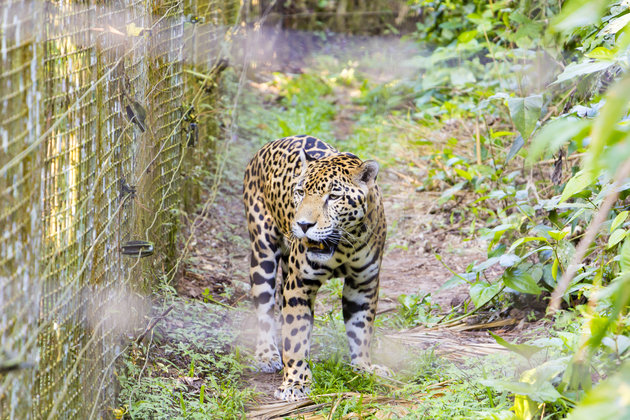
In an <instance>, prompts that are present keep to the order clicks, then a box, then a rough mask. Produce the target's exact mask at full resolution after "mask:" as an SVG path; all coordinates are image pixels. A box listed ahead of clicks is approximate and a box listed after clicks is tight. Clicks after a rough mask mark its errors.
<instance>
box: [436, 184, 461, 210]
mask: <svg viewBox="0 0 630 420" xmlns="http://www.w3.org/2000/svg"><path fill="white" fill-rule="evenodd" d="M464 185H466V181H462V182H458V183H457V184H455V185H453V186H452V187H451V188H449V189H447V190H444V192H443V193H442V195H441V196H440V198H439V200H438V204H440V205H442V204H444V203H446V202H447V201H448V200H450V199H451V198H453V196H454V195H455V193H456V192H457V191H459V190H461V189H462V188H463V187H464Z"/></svg>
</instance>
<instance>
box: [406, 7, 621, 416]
mask: <svg viewBox="0 0 630 420" xmlns="http://www.w3.org/2000/svg"><path fill="white" fill-rule="evenodd" d="M557 6H558V2H551V1H549V2H546V1H540V2H532V1H528V0H522V1H516V2H513V1H512V2H510V1H498V2H490V3H487V2H481V1H473V2H459V1H448V2H433V1H415V2H413V7H416V8H418V10H422V12H423V14H424V16H425V17H426V18H425V19H424V21H423V22H422V23H421V24H420V25H419V30H418V31H417V32H416V34H415V39H416V40H418V41H420V42H425V43H429V44H432V45H434V49H433V51H432V53H431V55H430V56H429V57H428V59H425V60H424V62H425V63H426V68H427V71H426V73H424V74H423V75H422V77H421V78H420V79H419V80H418V81H417V82H416V88H415V91H416V92H417V99H416V112H415V114H414V117H415V118H416V119H417V120H418V122H420V123H422V124H427V122H426V121H427V119H430V120H432V121H433V124H438V125H444V124H447V123H449V122H450V121H457V122H458V124H461V125H462V126H463V127H464V128H465V130H467V134H468V135H469V139H470V140H472V141H473V142H474V143H475V147H474V148H473V151H472V153H469V154H468V155H467V154H466V153H463V154H462V150H465V149H462V147H461V145H460V143H461V141H462V140H461V139H459V138H456V137H453V138H451V139H449V140H448V142H447V143H446V144H445V145H444V147H442V148H441V149H439V148H435V149H434V150H433V151H432V153H431V154H430V155H428V156H427V157H426V158H425V160H426V161H428V162H429V163H430V169H429V173H428V176H427V178H426V179H425V181H424V188H425V189H439V190H441V191H442V195H441V197H440V201H439V203H440V204H441V205H442V206H443V207H447V204H448V203H449V202H455V203H456V205H457V206H456V207H453V210H451V212H454V211H457V212H459V214H460V217H466V215H467V217H468V220H469V221H470V228H469V229H468V234H470V235H471V236H474V237H479V238H482V239H485V240H487V241H488V244H489V245H488V258H487V260H485V261H481V262H477V263H475V264H471V265H470V266H469V267H467V269H466V271H465V272H464V273H455V275H454V276H453V278H452V279H451V280H450V281H449V282H448V283H447V284H446V285H445V286H444V287H452V286H455V285H457V284H465V283H468V284H469V288H470V295H471V299H472V301H473V302H474V303H475V305H476V306H477V307H480V306H482V305H485V304H486V303H487V302H488V300H489V299H491V298H492V297H493V296H495V295H496V294H497V293H499V292H500V290H502V289H503V288H506V290H510V289H511V290H513V291H517V292H520V293H527V294H537V295H538V294H543V295H545V296H549V294H551V292H553V291H554V290H556V291H557V292H561V293H562V298H563V300H564V302H565V305H567V306H570V307H576V305H580V304H583V303H586V302H587V301H588V302H590V305H588V306H577V308H578V309H579V311H580V314H581V315H582V316H581V317H580V318H578V322H579V323H580V325H582V328H583V330H584V331H585V332H584V334H583V335H582V338H580V339H579V340H576V342H575V345H573V346H571V349H570V351H564V352H563V353H562V355H561V356H558V357H557V358H553V359H550V360H548V361H547V362H545V364H543V365H541V366H539V367H536V368H533V369H532V370H529V371H526V372H523V373H522V375H521V378H520V381H516V382H491V383H490V382H488V385H489V386H492V387H495V388H496V389H502V390H507V391H510V392H511V393H513V395H515V396H516V398H515V402H514V406H513V408H512V410H513V411H514V412H515V413H516V415H517V417H519V418H531V417H532V416H535V415H540V413H541V410H544V413H556V414H560V413H566V412H567V410H569V409H570V408H571V407H572V406H573V405H574V403H575V402H576V401H578V400H579V399H580V398H581V397H582V396H583V395H581V394H580V393H579V392H577V391H576V390H579V389H588V388H589V387H590V385H591V380H592V377H593V372H595V371H597V370H596V369H595V368H594V365H597V364H598V363H600V364H601V366H600V367H601V369H602V371H603V372H609V371H610V370H611V369H612V370H616V369H617V368H618V364H619V363H620V362H617V363H613V364H609V363H604V362H597V361H596V360H602V359H597V358H602V357H603V358H604V359H605V357H608V356H605V355H609V354H610V353H609V352H610V349H611V346H613V347H615V346H617V345H619V346H620V347H619V348H618V349H617V350H621V351H620V352H619V351H617V353H616V356H615V357H616V358H618V360H619V361H621V360H625V358H627V357H628V355H627V354H626V353H627V351H626V350H627V348H626V347H625V341H626V340H625V338H624V339H621V341H623V342H624V343H621V344H619V340H620V339H619V337H625V335H624V334H627V333H628V318H627V305H628V303H630V284H629V282H628V279H629V278H630V274H628V272H627V271H626V270H627V269H630V266H629V265H628V261H630V260H629V259H628V258H629V256H630V241H629V239H627V238H626V237H627V235H628V231H627V225H626V223H627V222H626V220H627V216H628V213H627V197H628V195H630V193H629V188H630V187H629V186H628V184H627V178H628V176H629V175H630V169H628V167H629V165H630V164H629V163H628V162H629V159H630V135H628V108H629V106H630V101H629V100H628V98H630V77H629V76H628V75H627V74H626V73H625V71H626V69H627V67H628V64H629V62H628V58H629V51H628V45H629V44H630V34H628V31H629V29H628V28H629V26H628V22H629V21H630V18H629V17H628V16H630V14H629V5H628V4H627V2H621V1H605V0H597V1H586V0H572V1H568V2H565V4H563V7H562V10H558V7H557ZM469 120H473V121H475V127H474V128H473V129H468V128H466V124H467V121H469ZM581 157H583V158H582V159H581V160H582V163H581V164H580V159H579V158H581ZM541 160H542V162H541ZM524 165H527V166H524ZM546 165H549V166H551V167H552V169H553V170H552V173H551V176H550V178H551V179H550V180H549V178H547V177H548V176H549V175H548V174H545V172H546V170H545V169H546V168H545V166H546ZM463 192H466V195H465V197H470V196H471V194H472V196H473V197H474V199H473V200H472V201H464V200H462V197H463V196H464V195H463V194H462V193H463ZM615 192H616V193H618V194H619V197H618V199H617V200H615V202H614V203H612V204H613V205H612V206H609V207H607V206H608V204H607V199H608V198H609V197H610V196H611V194H613V193H615ZM598 212H605V213H603V214H602V215H603V216H604V217H603V219H604V220H605V222H604V224H603V226H602V227H603V228H602V229H598V227H597V226H595V229H596V230H594V231H593V232H594V233H595V235H594V238H593V239H592V240H591V243H590V244H587V245H590V246H589V247H588V248H587V249H586V250H587V252H586V254H585V255H584V257H585V258H583V259H582V260H580V261H577V263H578V264H579V266H578V270H577V273H576V275H574V276H572V278H571V279H570V282H569V283H568V285H567V287H566V288H565V287H564V284H563V283H562V282H561V278H562V277H563V276H564V275H565V273H567V272H568V271H569V270H570V269H571V267H570V266H571V264H573V259H574V258H575V257H576V249H578V243H579V242H580V240H582V238H583V237H584V236H585V232H588V227H589V225H590V224H591V223H593V220H596V216H597V215H598ZM589 239H591V238H589ZM577 255H578V257H582V255H581V254H577ZM497 267H500V268H501V270H502V275H501V277H500V278H499V279H498V281H494V280H490V279H489V278H488V276H486V273H488V272H489V270H493V272H496V269H497ZM576 334H577V332H576ZM497 339H498V340H500V339H499V338H497ZM605 343H608V344H605ZM612 343H616V344H614V345H613V344H612ZM502 344H505V345H506V346H507V347H508V348H511V349H512V350H516V351H517V352H519V351H518V350H517V349H518V348H515V347H513V346H512V347H511V345H510V344H509V343H506V342H503V343H502ZM557 377H561V378H562V380H560V381H557V380H556V378H557ZM624 380H627V375H624V374H618V375H616V376H614V379H611V380H610V382H611V383H616V384H619V383H623V381H624ZM626 383H627V382H626ZM600 386H601V387H602V388H603V389H607V388H606V387H609V386H610V385H609V384H608V382H603V383H602V385H600ZM595 389H597V388H595ZM603 395H605V393H604V391H595V390H594V391H593V392H592V393H591V394H589V397H588V398H586V399H585V400H584V403H583V404H584V407H597V404H604V402H603V400H602V398H604V397H603ZM615 398H623V396H619V394H614V393H613V394H610V396H609V399H608V400H607V403H610V404H613V403H614V401H615ZM580 407H582V406H580ZM586 412H588V413H589V415H591V416H592V415H593V413H595V414H597V415H595V418H608V417H606V415H605V414H603V411H602V412H601V413H597V411H596V409H593V411H588V409H586V408H579V409H578V410H576V413H586ZM580 418H581V417H580Z"/></svg>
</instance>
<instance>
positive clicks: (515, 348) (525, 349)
mask: <svg viewBox="0 0 630 420" xmlns="http://www.w3.org/2000/svg"><path fill="white" fill-rule="evenodd" d="M488 332H489V333H490V335H491V336H492V337H493V338H494V339H495V341H496V342H497V344H499V345H501V346H503V347H505V348H506V349H508V350H509V351H511V352H514V353H517V354H520V355H521V356H523V357H524V358H526V359H527V360H529V359H530V358H531V357H532V356H533V355H534V354H536V353H538V352H539V351H541V350H542V349H543V348H544V347H538V346H532V345H531V344H514V343H509V342H507V341H506V340H505V339H504V338H503V337H500V336H498V335H496V334H494V333H493V332H492V331H488Z"/></svg>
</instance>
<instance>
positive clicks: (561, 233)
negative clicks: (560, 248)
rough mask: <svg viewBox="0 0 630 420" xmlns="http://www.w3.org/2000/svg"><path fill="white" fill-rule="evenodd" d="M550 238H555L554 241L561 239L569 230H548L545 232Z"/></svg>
mask: <svg viewBox="0 0 630 420" xmlns="http://www.w3.org/2000/svg"><path fill="white" fill-rule="evenodd" d="M547 234H548V235H549V236H551V239H555V240H556V241H561V240H563V239H564V237H565V236H567V235H568V234H569V232H564V231H562V230H550V231H548V232H547Z"/></svg>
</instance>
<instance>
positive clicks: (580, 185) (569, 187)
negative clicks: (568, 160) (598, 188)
mask: <svg viewBox="0 0 630 420" xmlns="http://www.w3.org/2000/svg"><path fill="white" fill-rule="evenodd" d="M593 181H595V178H594V176H593V173H592V172H589V171H584V170H581V171H579V172H578V173H576V174H575V175H574V176H573V177H572V178H571V179H569V181H568V182H567V184H566V185H565V186H564V190H563V191H562V195H561V196H560V202H561V203H562V202H563V201H566V200H568V199H569V198H571V197H572V196H574V195H575V194H577V193H579V192H580V191H582V190H584V189H586V188H587V187H588V186H589V185H591V184H592V183H593Z"/></svg>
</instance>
